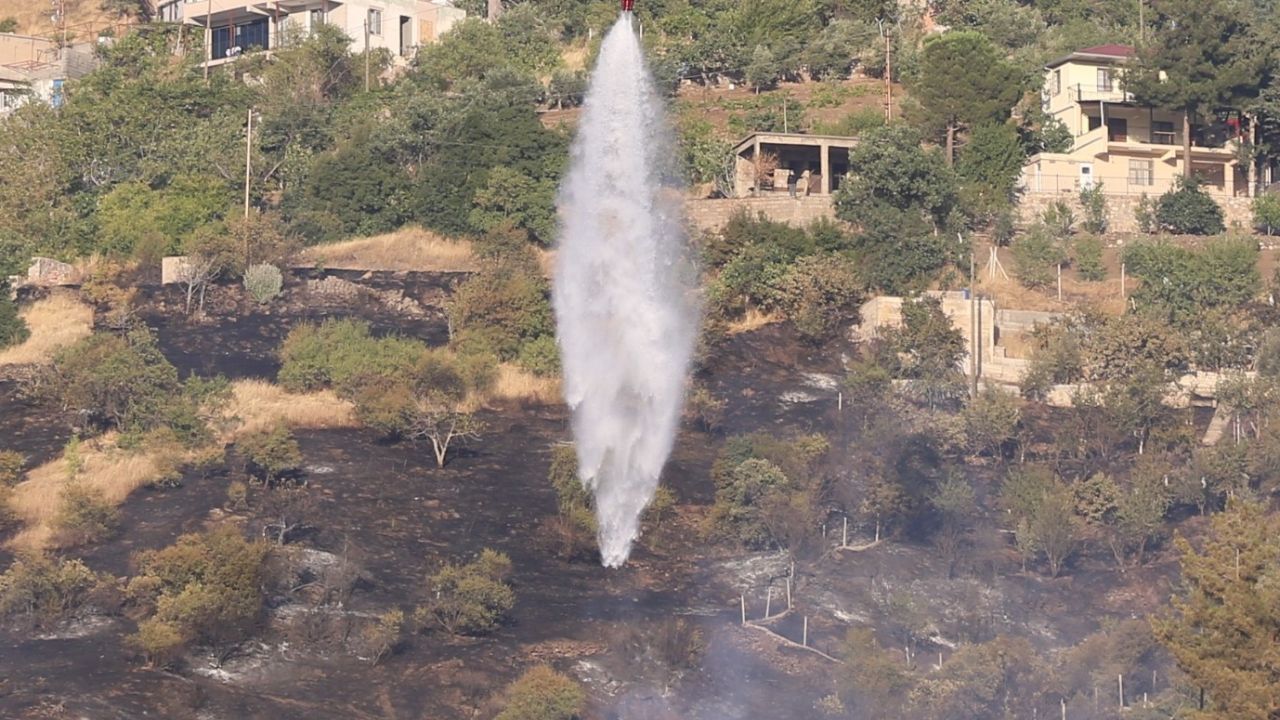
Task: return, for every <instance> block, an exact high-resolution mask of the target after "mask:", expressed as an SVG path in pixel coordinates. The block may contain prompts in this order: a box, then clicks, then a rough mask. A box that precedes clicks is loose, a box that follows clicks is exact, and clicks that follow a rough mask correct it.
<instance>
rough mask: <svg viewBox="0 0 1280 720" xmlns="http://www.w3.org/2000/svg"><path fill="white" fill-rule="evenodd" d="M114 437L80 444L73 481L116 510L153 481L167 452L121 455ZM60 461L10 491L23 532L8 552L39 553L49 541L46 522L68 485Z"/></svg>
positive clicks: (49, 525) (49, 521) (65, 468)
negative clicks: (95, 492)
mask: <svg viewBox="0 0 1280 720" xmlns="http://www.w3.org/2000/svg"><path fill="white" fill-rule="evenodd" d="M117 439H118V435H117V434H116V433H114V432H111V433H106V434H105V435H101V436H99V437H96V438H94V439H92V440H86V441H83V442H81V443H80V448H79V451H78V452H79V454H80V459H81V462H83V466H82V469H81V470H80V472H79V473H78V474H77V475H76V481H77V482H78V483H80V484H81V485H83V486H85V487H88V488H90V489H92V490H98V491H100V492H101V493H102V497H103V499H104V500H106V501H107V502H108V503H110V504H111V505H119V504H120V503H122V502H124V499H125V498H127V497H128V496H129V493H131V492H133V491H134V490H137V489H138V488H140V487H142V486H144V485H146V484H147V483H149V482H151V481H152V480H154V479H156V478H157V477H159V476H160V475H161V474H162V473H163V472H164V471H165V469H166V468H167V467H171V465H168V464H167V463H168V462H169V459H170V458H172V453H170V452H167V451H166V450H143V451H126V450H121V449H120V448H118V447H116V441H117ZM67 471H68V466H67V461H66V459H65V458H63V457H62V456H59V457H58V458H56V459H54V460H50V461H49V462H47V463H45V464H43V465H41V466H39V467H37V468H34V469H32V470H31V471H30V472H28V473H27V479H26V480H24V481H23V482H21V483H18V485H17V486H16V487H14V489H13V495H12V497H11V498H10V501H9V505H10V507H12V508H13V510H14V512H16V513H18V516H19V517H21V518H22V519H23V520H24V521H25V522H26V523H27V527H26V528H25V529H24V530H22V532H20V533H18V534H17V535H15V536H14V537H13V538H11V539H10V540H9V542H8V543H7V544H8V545H9V546H10V547H15V548H30V549H40V548H43V547H45V546H47V545H48V544H49V543H50V541H51V540H52V539H53V527H52V522H53V519H54V517H55V516H56V515H57V514H58V509H59V508H60V507H61V504H62V491H63V489H65V488H66V486H67V482H68V480H69V476H68V472H67Z"/></svg>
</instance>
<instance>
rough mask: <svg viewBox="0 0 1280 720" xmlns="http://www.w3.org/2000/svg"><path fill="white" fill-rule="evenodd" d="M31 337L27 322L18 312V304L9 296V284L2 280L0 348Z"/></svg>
mask: <svg viewBox="0 0 1280 720" xmlns="http://www.w3.org/2000/svg"><path fill="white" fill-rule="evenodd" d="M29 337H31V330H30V329H28V328H27V322H26V321H25V320H23V319H22V317H21V316H20V315H19V314H18V305H17V303H15V302H14V301H13V298H11V297H9V284H8V283H7V282H0V348H7V347H9V346H10V345H19V344H21V343H23V342H25V341H26V339H27V338H29Z"/></svg>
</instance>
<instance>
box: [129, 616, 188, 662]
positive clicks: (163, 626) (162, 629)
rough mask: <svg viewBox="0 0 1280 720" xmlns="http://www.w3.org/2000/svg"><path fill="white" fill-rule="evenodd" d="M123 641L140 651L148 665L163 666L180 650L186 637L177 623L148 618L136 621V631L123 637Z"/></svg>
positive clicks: (185, 641) (184, 643)
mask: <svg viewBox="0 0 1280 720" xmlns="http://www.w3.org/2000/svg"><path fill="white" fill-rule="evenodd" d="M125 643H126V644H127V645H129V647H132V648H133V649H135V650H137V651H138V652H140V653H142V656H143V657H144V658H145V659H146V663H147V666H148V667H164V666H166V665H168V664H169V663H170V662H172V661H173V660H174V658H175V657H176V656H177V655H178V653H179V652H181V650H182V648H183V647H184V646H185V645H186V643H187V638H185V637H184V636H183V633H182V628H181V627H179V626H178V624H177V623H174V622H170V621H168V620H160V619H159V618H148V619H146V620H143V621H142V622H140V623H138V632H136V633H134V634H133V635H130V636H128V637H127V638H125Z"/></svg>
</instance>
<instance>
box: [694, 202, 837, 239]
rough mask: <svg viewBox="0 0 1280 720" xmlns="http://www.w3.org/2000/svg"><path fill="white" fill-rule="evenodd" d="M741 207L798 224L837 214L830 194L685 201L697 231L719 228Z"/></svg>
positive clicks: (780, 220) (778, 219) (788, 222)
mask: <svg viewBox="0 0 1280 720" xmlns="http://www.w3.org/2000/svg"><path fill="white" fill-rule="evenodd" d="M738 210H746V211H747V212H748V213H751V214H752V215H755V214H757V213H764V214H765V216H766V217H768V218H769V219H770V220H773V221H775V222H782V223H787V224H788V225H796V226H802V225H808V224H809V223H811V222H813V221H814V220H818V219H820V218H834V217H835V207H834V206H833V205H832V204H831V198H830V196H827V197H820V196H812V195H811V196H809V197H799V198H792V197H791V196H789V195H785V194H784V195H775V196H765V197H754V198H715V199H709V200H689V201H686V203H685V212H686V214H687V216H688V218H689V223H690V224H691V225H693V227H694V228H696V229H697V230H719V229H720V228H722V227H724V224H725V223H727V222H729V218H730V217H731V216H732V215H733V213H734V212H736V211H738Z"/></svg>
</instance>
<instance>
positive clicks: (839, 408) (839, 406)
mask: <svg viewBox="0 0 1280 720" xmlns="http://www.w3.org/2000/svg"><path fill="white" fill-rule="evenodd" d="M836 412H841V413H842V412H844V391H843V390H841V391H840V392H837V393H836Z"/></svg>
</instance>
